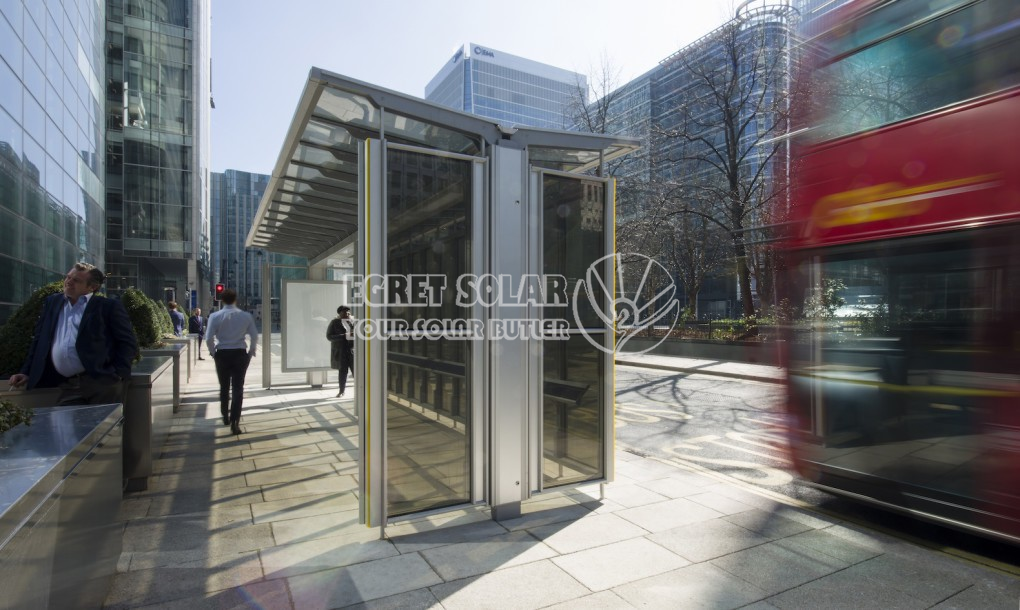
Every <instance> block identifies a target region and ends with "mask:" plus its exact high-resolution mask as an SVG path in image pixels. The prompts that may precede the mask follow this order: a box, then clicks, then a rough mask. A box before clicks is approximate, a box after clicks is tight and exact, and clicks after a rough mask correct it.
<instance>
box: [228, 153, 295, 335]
mask: <svg viewBox="0 0 1020 610" xmlns="http://www.w3.org/2000/svg"><path fill="white" fill-rule="evenodd" d="M269 179H270V176H269V175H267V174H256V173H250V172H242V171H238V170H233V169H228V170H226V171H225V172H212V173H211V174H210V184H211V185H212V189H211V193H210V203H211V206H212V248H211V253H212V263H213V264H212V277H213V280H212V281H213V283H220V282H222V283H223V284H224V285H226V286H227V287H228V288H233V289H235V290H237V294H238V306H239V307H241V308H242V309H246V310H249V311H251V312H252V313H254V314H256V316H257V317H259V318H260V319H261V313H262V288H263V286H262V282H263V279H262V265H263V263H264V262H266V261H267V260H268V262H269V263H270V264H271V265H283V266H285V267H300V268H301V269H290V268H285V269H279V270H277V271H275V272H274V274H273V291H272V292H273V295H274V301H273V320H274V321H279V319H280V311H279V301H278V300H276V297H278V296H279V295H280V294H282V280H283V279H288V278H293V279H304V268H306V267H307V266H308V261H307V260H306V259H305V258H303V257H298V256H290V255H286V254H276V253H270V252H268V251H266V250H264V249H262V248H245V247H244V241H245V239H246V238H247V237H248V232H249V231H250V230H251V226H252V223H253V222H254V220H255V213H256V212H257V211H258V208H259V202H261V201H262V196H263V195H264V194H265V192H266V188H267V187H268V186H269ZM267 256H268V257H269V258H268V259H266V257H267ZM274 328H275V327H274Z"/></svg>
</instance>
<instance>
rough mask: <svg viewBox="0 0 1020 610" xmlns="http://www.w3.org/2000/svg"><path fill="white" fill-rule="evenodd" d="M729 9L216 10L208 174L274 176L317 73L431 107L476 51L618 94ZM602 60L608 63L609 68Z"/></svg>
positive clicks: (513, 5)
mask: <svg viewBox="0 0 1020 610" xmlns="http://www.w3.org/2000/svg"><path fill="white" fill-rule="evenodd" d="M734 5H735V3H734V2H733V0H583V1H582V0H502V1H499V2H497V1H493V0H468V1H464V0H460V1H458V2H455V1H453V0H385V1H382V2H380V1H378V0H357V1H355V0H214V1H213V2H212V95H213V100H215V104H216V108H215V109H214V110H213V111H212V171H215V172H223V171H225V170H228V169H234V170H241V171H246V172H254V173H260V174H271V173H272V171H273V168H274V167H275V165H276V160H277V157H278V156H279V154H280V148H281V146H282V145H283V138H284V136H285V135H286V132H287V128H288V127H289V126H290V123H291V120H292V119H293V117H294V110H295V108H296V107H297V102H298V98H299V97H300V95H301V91H302V90H303V89H304V86H305V83H306V82H307V80H308V71H309V70H310V69H311V68H312V67H313V66H315V67H318V68H323V69H325V70H329V71H331V72H336V73H338V74H341V75H344V76H348V77H351V78H354V79H357V80H361V81H365V82H367V83H370V84H373V85H377V86H380V87H384V88H387V89H393V90H395V91H399V92H401V93H406V94H409V95H413V96H416V97H422V98H423V97H424V96H425V85H426V84H427V83H428V82H429V80H431V79H432V77H433V76H434V75H435V74H436V73H437V72H438V71H439V69H440V68H442V67H443V65H444V64H445V63H446V62H447V61H449V59H450V58H451V57H452V56H453V53H454V51H455V50H456V49H457V48H458V47H460V46H461V45H463V44H464V43H468V42H474V43H477V44H480V45H483V46H486V47H489V48H491V49H493V50H496V51H502V52H505V53H510V54H512V55H517V56H519V57H524V58H526V59H531V60H534V61H538V62H542V63H546V64H550V65H553V66H556V67H559V68H564V69H567V70H572V71H575V72H579V73H581V74H584V75H586V76H588V77H589V80H592V75H594V74H595V73H597V72H599V71H600V66H602V65H603V64H605V65H607V66H610V67H611V68H612V70H613V71H614V72H616V73H617V75H618V76H617V77H616V78H615V79H614V80H616V81H617V83H616V84H617V85H623V84H624V83H626V82H628V81H629V80H631V79H633V78H635V77H637V76H640V75H641V74H644V73H645V72H647V71H648V70H650V69H652V68H653V67H655V66H656V65H657V64H658V63H659V61H661V60H662V59H665V58H666V57H668V56H669V55H671V54H672V53H674V52H676V51H677V50H679V49H681V48H682V47H684V46H685V45H687V44H689V43H691V42H693V41H695V40H697V39H698V38H700V37H701V36H703V35H705V34H707V33H708V32H710V31H711V30H713V29H715V28H716V27H718V26H719V25H721V24H722V23H723V22H724V21H726V19H728V18H729V17H730V16H732V15H733V10H734V8H733V7H734ZM603 58H605V61H604V60H603Z"/></svg>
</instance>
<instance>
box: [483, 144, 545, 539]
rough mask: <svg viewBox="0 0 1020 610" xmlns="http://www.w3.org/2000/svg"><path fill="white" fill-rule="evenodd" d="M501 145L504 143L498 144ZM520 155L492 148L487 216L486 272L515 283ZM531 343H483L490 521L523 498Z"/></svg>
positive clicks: (521, 262) (519, 271)
mask: <svg viewBox="0 0 1020 610" xmlns="http://www.w3.org/2000/svg"><path fill="white" fill-rule="evenodd" d="M501 144H509V143H507V142H503V143H501ZM526 167H527V165H526V154H525V151H524V150H521V149H518V148H514V147H512V145H510V146H503V145H501V146H496V147H494V148H493V150H492V176H493V178H492V180H493V184H492V208H491V209H492V213H491V215H490V222H491V225H490V232H489V235H490V236H491V241H490V244H491V251H490V252H491V269H492V271H491V272H492V274H493V275H494V276H496V277H500V276H501V275H508V276H510V277H511V278H516V279H518V280H519V279H520V278H521V277H522V276H523V275H524V274H525V273H528V265H529V257H528V251H529V231H530V229H529V226H531V225H530V224H529V223H528V213H527V210H528V202H527V174H526V171H525V168H526ZM527 316H528V311H527V308H526V307H524V308H522V307H507V306H503V305H501V304H497V305H495V306H494V307H493V308H492V312H491V317H492V318H493V319H499V320H502V321H504V322H505V321H510V320H518V319H520V320H523V319H526V318H527ZM532 342H533V340H532V339H493V338H490V339H489V347H490V354H491V358H490V363H491V369H490V374H489V381H490V387H489V390H488V394H489V403H490V404H491V405H492V409H491V419H490V422H491V429H490V435H489V437H490V439H491V453H490V457H491V462H490V473H491V485H492V487H491V505H492V516H493V519H495V520H496V521H504V520H507V519H514V518H516V517H519V516H520V515H521V502H522V501H523V500H524V499H525V498H527V495H528V485H529V483H528V480H527V463H528V456H527V453H526V451H527V443H526V439H527V438H528V434H527V432H528V402H529V400H528V397H529V393H530V388H531V386H532V385H533V384H535V383H538V380H537V379H532V378H531V376H530V375H529V371H530V368H531V367H530V366H529V362H530V361H531V360H532V354H531V351H532V350H533V349H537V348H538V346H532Z"/></svg>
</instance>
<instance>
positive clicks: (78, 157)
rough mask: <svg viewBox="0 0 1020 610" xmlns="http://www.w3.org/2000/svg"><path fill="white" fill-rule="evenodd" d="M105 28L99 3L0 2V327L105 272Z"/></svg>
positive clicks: (92, 0) (84, 0)
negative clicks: (90, 269)
mask: <svg viewBox="0 0 1020 610" xmlns="http://www.w3.org/2000/svg"><path fill="white" fill-rule="evenodd" d="M105 20H106V3H105V2H96V1H95V0H65V1H64V2H42V1H40V0H24V2H22V1H21V0H7V1H5V2H0V285H2V286H3V287H4V289H3V290H0V323H2V322H4V321H5V320H7V318H8V317H10V315H11V314H12V313H13V312H14V311H15V310H17V308H18V307H20V306H21V304H22V303H23V302H24V301H25V299H27V298H28V296H29V295H31V294H32V292H33V291H34V290H35V289H37V288H39V287H40V286H43V285H45V284H47V283H49V282H52V281H54V280H58V279H61V278H62V277H63V276H64V274H65V273H67V270H68V269H69V268H70V267H71V266H72V265H73V264H74V263H75V262H76V261H79V260H81V261H86V262H90V263H93V264H96V265H98V266H100V268H102V267H103V266H104V264H105V259H104V254H103V244H104V241H105V238H106V224H105V223H106V213H105V211H104V180H105V173H104V159H103V155H104V149H105V134H104V129H105V125H104V118H103V116H104V114H103V107H104V83H105V81H106V76H105V63H104V55H103V49H104V42H105V37H104V29H105Z"/></svg>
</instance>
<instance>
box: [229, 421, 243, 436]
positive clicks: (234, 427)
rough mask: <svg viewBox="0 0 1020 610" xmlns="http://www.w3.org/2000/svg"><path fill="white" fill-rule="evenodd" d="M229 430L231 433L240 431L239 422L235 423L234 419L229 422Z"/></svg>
mask: <svg viewBox="0 0 1020 610" xmlns="http://www.w3.org/2000/svg"><path fill="white" fill-rule="evenodd" d="M230 432H231V434H240V433H241V424H239V423H237V422H236V421H235V422H234V423H232V424H230Z"/></svg>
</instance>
